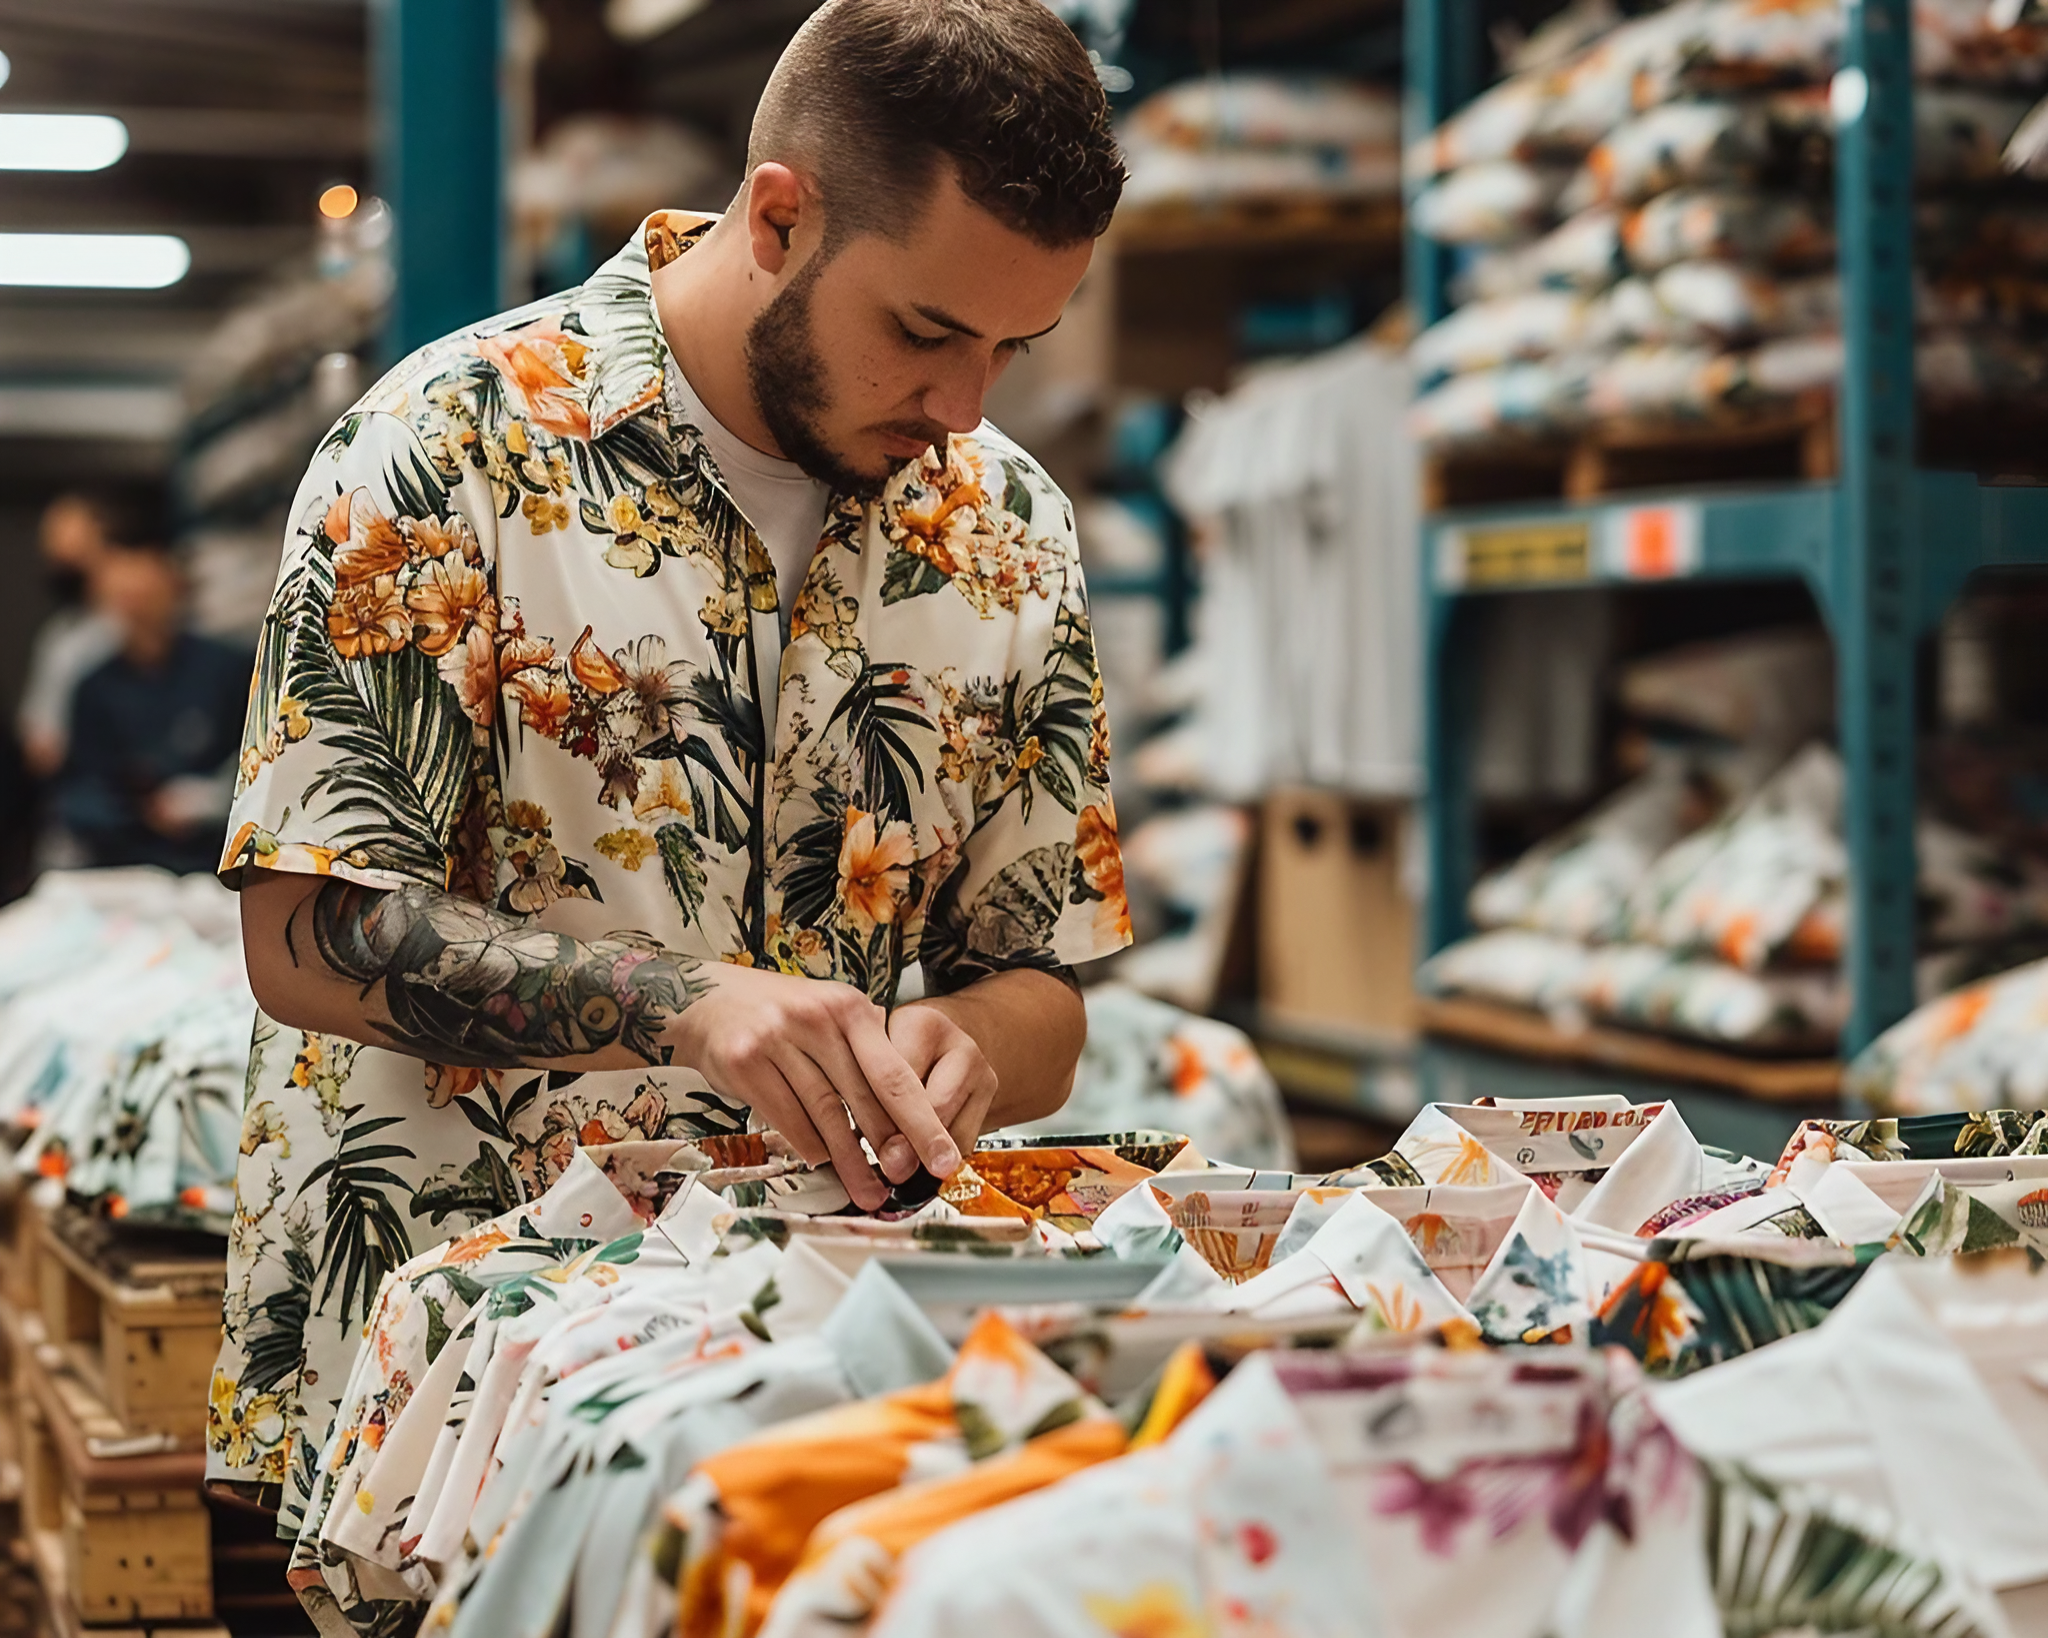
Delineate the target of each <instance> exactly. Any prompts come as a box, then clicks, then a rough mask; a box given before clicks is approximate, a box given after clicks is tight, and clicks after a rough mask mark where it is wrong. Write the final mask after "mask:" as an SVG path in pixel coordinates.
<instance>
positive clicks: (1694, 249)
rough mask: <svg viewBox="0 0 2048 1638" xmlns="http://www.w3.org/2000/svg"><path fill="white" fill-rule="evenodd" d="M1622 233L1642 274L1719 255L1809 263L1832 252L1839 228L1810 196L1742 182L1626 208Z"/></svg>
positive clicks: (1774, 263) (1767, 263)
mask: <svg viewBox="0 0 2048 1638" xmlns="http://www.w3.org/2000/svg"><path fill="white" fill-rule="evenodd" d="M1622 240H1623V243H1624V245H1625V247H1626V249H1627V251H1628V260H1629V264H1630V265H1631V266H1633V267H1635V268H1637V269H1638V270H1639V271H1642V272H1645V273H1654V272H1656V271H1658V270H1659V269H1660V268H1665V267H1669V266H1671V265H1672V264H1673V263H1675V262H1688V261H1704V260H1714V259H1718V260H1724V261H1742V262H1749V263H1753V264H1755V265H1758V266H1763V267H1776V268H1800V267H1810V266H1813V265H1814V264H1816V263H1819V262H1824V261H1826V260H1828V259H1829V258H1831V257H1832V256H1833V255H1834V253H1835V238H1834V232H1833V230H1832V228H1831V227H1830V226H1829V224H1828V222H1827V220H1826V219H1825V217H1824V216H1823V215H1822V213H1821V212H1820V211H1819V210H1817V209H1816V208H1815V207H1814V205H1813V203H1812V202H1811V201H1810V200H1808V199H1806V198H1804V197H1802V196H1800V195H1797V194H1769V193H1758V192H1755V191H1752V190H1738V189H1713V188H1674V189H1673V190H1672V191H1671V192H1669V193H1661V194H1659V195H1657V197H1656V198H1654V199H1651V200H1650V201H1648V202H1647V203H1646V204H1644V205H1643V206H1642V208H1641V209H1639V210H1636V211H1634V212H1632V213H1631V214H1630V215H1629V217H1628V218H1627V220H1626V222H1625V224H1624V226H1623V228H1622Z"/></svg>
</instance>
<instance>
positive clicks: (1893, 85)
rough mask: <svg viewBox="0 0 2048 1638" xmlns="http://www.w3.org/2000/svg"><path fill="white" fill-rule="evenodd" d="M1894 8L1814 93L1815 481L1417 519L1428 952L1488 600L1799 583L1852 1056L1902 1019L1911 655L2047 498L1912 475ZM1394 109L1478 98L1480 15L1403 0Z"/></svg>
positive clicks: (1860, 4)
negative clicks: (1820, 286)
mask: <svg viewBox="0 0 2048 1638" xmlns="http://www.w3.org/2000/svg"><path fill="white" fill-rule="evenodd" d="M1911 18H1912V8H1911V4H1910V0H1846V37H1845V39H1844V42H1843V58H1842V64H1841V68H1840V70H1839V72H1838V73H1837V75H1836V78H1835V81H1834V85H1833V88H1832V99H1831V100H1832V104H1833V108H1834V112H1835V119H1836V142H1837V149H1836V164H1835V205H1836V221H1837V234H1838V242H1839V246H1840V251H1839V254H1840V270H1841V278H1842V288H1843V308H1842V339H1843V349H1844V365H1843V375H1842V380H1841V382H1840V385H1839V389H1838V399H1837V402H1838V412H1837V413H1838V422H1837V427H1838V432H1837V436H1838V438H1839V449H1840V464H1839V473H1840V476H1839V477H1838V478H1837V479H1836V480H1835V481H1833V482H1830V483H1825V484H1820V483H1784V484H1771V485H1758V486H1753V487H1746V488H1739V489H1738V488H1732V487H1731V488H1714V489H1704V490H1697V491H1692V492H1661V493H1645V494H1641V495H1634V494H1631V495H1627V496H1623V497H1619V498H1615V499H1611V500H1601V501H1598V502H1593V503H1572V502H1540V501H1539V502H1536V503H1533V504H1525V505H1514V506H1495V507H1487V508H1473V509H1468V510H1455V511H1443V512H1437V513H1433V514H1431V515H1429V516H1427V517H1425V519H1424V522H1423V528H1422V540H1421V543H1420V545H1421V550H1422V551H1423V553H1424V564H1425V580H1426V584H1427V587H1428V590H1427V593H1426V598H1425V617H1426V619H1427V621H1428V632H1427V643H1426V654H1427V660H1426V665H1427V673H1426V678H1425V706H1424V723H1423V735H1424V761H1425V769H1426V775H1427V780H1428V795H1427V799H1426V804H1425V823H1426V834H1427V842H1428V848H1429V903H1428V907H1427V913H1426V917H1425V924H1424V936H1425V940H1426V943H1427V946H1428V948H1429V949H1430V950H1432V951H1434V950H1436V949H1440V948H1442V947H1443V946H1444V945H1446V944H1448V943H1450V942H1452V941H1453V940H1454V939H1456V938H1458V937H1459V936H1461V935H1462V934H1463V933H1464V932H1465V931H1466V924H1465V916H1464V903H1465V894H1466V890H1467V888H1468V886H1469V885H1470V882H1471V880H1472V877H1473V874H1474V870H1475V865H1476V850H1475V840H1474V838H1475V827H1476V817H1477V815H1476V806H1475V801H1474V794H1473V790H1472V784H1471V778H1470V760H1471V759H1470V747H1471V744H1472V740H1473V729H1474V723H1475V717H1476V712H1477V698H1476V691H1475V689H1474V687H1473V682H1472V668H1471V667H1470V665H1469V664H1467V663H1465V662H1466V658H1467V651H1468V649H1469V641H1468V639H1469V636H1470V627H1471V624H1472V620H1471V613H1472V609H1473V605H1474V604H1475V602H1476V601H1477V600H1479V599H1481V598H1485V597H1496V596H1503V595H1514V594H1517V593H1521V592H1525V591H1531V590H1536V589H1540V588H1548V587H1559V586H1567V585H1581V586H1583V585H1615V586H1622V585H1641V584H1645V583H1651V582H1657V581H1663V582H1667V583H1669V582H1673V581H1683V580H1686V579H1708V578H1722V579H1738V578H1741V579H1755V578H1758V577H1765V576H1775V577H1794V578H1797V579H1799V580H1802V581H1804V582H1805V584H1806V585H1807V587H1808V588H1809V589H1810V590H1811V592H1812V594H1813V597H1814V600H1815V602H1816V603H1817V604H1818V606H1819V608H1820V611H1821V614H1822V616H1823V618H1824V619H1825V621H1826V623H1827V625H1828V628H1829V632H1830V634H1831V636H1832V638H1833V640H1834V650H1835V661H1836V668H1837V677H1836V682H1837V698H1838V701H1839V706H1838V711H1839V722H1840V741H1841V751H1842V758H1843V762H1844V765H1845V770H1846V775H1847V784H1846V799H1845V804H1844V808H1845V812H1844V821H1845V829H1846V840H1847V843H1848V850H1849V860H1850V933H1849V948H1848V950H1847V953H1846V960H1845V970H1846V974H1847V976H1848V978H1849V981H1850V984H1851V991H1852V1012H1851V1018H1850V1023H1849V1027H1848V1030H1847V1032H1846V1035H1845V1037H1844V1040H1843V1047H1844V1049H1845V1050H1846V1051H1847V1052H1851V1053H1853V1052H1855V1051H1857V1050H1860V1049H1861V1048H1862V1047H1863V1046H1865V1045H1867V1044H1868V1043H1869V1042H1870V1041H1871V1040H1872V1039H1873V1038H1874V1037H1875V1036H1876V1035H1877V1034H1879V1033H1880V1032H1881V1031H1882V1030H1883V1029H1885V1028H1886V1027H1887V1026H1888V1025H1890V1024H1891V1023H1893V1022H1894V1021H1895V1020H1897V1019H1898V1018H1900V1017H1902V1016H1903V1015H1904V1014H1905V1013H1906V1012H1907V1011H1908V1010H1910V1008H1911V1007H1912V1005H1913V960H1914V938H1915V871H1916V866H1915V859H1914V812H1915V800H1914V799H1915V788H1914V787H1915V747H1914V727H1915V720H1914V719H1915V679H1914V666H1915V649H1916V645H1917V642H1918V639H1919V638H1920V636H1921V635H1922V634H1923V633H1925V632H1926V631H1928V630H1929V629H1931V627H1932V626H1933V625H1934V623H1935V622H1936V621H1938V620H1939V619H1940V617H1941V615H1942V613H1943V611H1944V610H1945V609H1946V608H1947V607H1948V606H1949V604H1950V603H1951V602H1952V601H1953V600H1954V599H1955V597H1956V596H1957V594H1958V593H1959V592H1960V591H1961V589H1962V587H1963V584H1964V582H1965V581H1966V580H1967V579H1968V578H1969V577H1970V576H1971V575H1972V574H1974V573H1975V572H1977V571H1978V570H1980V569H1983V568H1988V567H1994V566H2003V565H2020V564H2034V565H2038V564H2043V563H2048V489H2041V488H2029V487H2023V486H2000V485H1986V484H1981V483H1979V481H1978V480H1977V479H1976V478H1975V477H1974V476H1973V475H1971V474H1969V473H1958V472H1945V471H1933V470H1928V469H1925V468H1922V467H1920V466H1918V465H1917V464H1916V458H1915V411H1914V391H1913V363H1914V358H1913V344H1914V329H1913V318H1912V314H1913V287H1912V271H1913V256H1912V248H1913V246H1912V232H1913V78H1912V29H1911ZM1407 30H1408V35H1407V47H1408V66H1407V75H1408V109H1409V113H1410V117H1411V120H1412V121H1413V122H1414V123H1413V129H1414V130H1418V131H1419V130H1427V129H1430V128H1432V127H1434V126H1435V125H1436V124H1438V123H1439V122H1440V121H1441V120H1443V119H1444V118H1445V117H1446V116H1447V115H1449V114H1450V113H1451V112H1453V111H1454V110H1455V109H1456V108H1457V107H1458V106H1459V105H1460V104H1461V103H1462V102H1463V101H1465V100H1466V99H1467V98H1468V97H1470V96H1471V95H1472V94H1473V93H1474V92H1476V91H1477V90H1478V89H1479V86H1478V84H1477V78H1478V76H1477V69H1476V64H1477V61H1478V46H1479V40H1480V29H1479V17H1478V12H1477V7H1476V4H1475V0H1409V7H1408V15H1407ZM1407 268H1408V282H1409V291H1410V294H1411V299H1412V300H1413V301H1414V303H1415V305H1416V310H1417V318H1418V322H1419V323H1421V324H1428V323H1431V322H1433V321H1434V320H1436V319H1437V318H1439V317H1441V316H1442V315H1443V313H1444V312H1445V310H1446V300H1445V284H1446V274H1447V271H1448V267H1447V257H1446V255H1445V252H1444V250H1443V249H1442V248H1441V247H1438V246H1435V245H1432V244H1430V243H1428V242H1427V241H1425V240H1422V239H1421V238H1419V237H1418V236H1416V235H1415V234H1414V233H1413V231H1412V230H1411V231H1410V234H1409V241H1408V249H1407Z"/></svg>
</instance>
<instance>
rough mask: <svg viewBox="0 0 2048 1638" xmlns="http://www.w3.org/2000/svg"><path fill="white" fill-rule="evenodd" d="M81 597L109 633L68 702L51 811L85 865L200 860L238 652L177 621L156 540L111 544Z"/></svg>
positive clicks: (205, 856) (245, 664)
mask: <svg viewBox="0 0 2048 1638" xmlns="http://www.w3.org/2000/svg"><path fill="white" fill-rule="evenodd" d="M92 600H93V603H94V606H95V607H97V608H98V609H100V610H101V611H102V612H103V613H104V614H105V615H106V616H107V618H108V619H110V620H111V621H112V622H113V623H114V625H115V627H116V628H117V630H118V633H119V642H120V646H119V649H118V651H117V652H116V653H115V654H114V656H113V657H112V658H111V659H109V660H107V661H105V662H104V663H103V664H101V665H100V666H99V667H98V668H97V669H96V670H94V671H92V672H90V673H88V674H87V676H86V677H85V678H84V680H83V681H81V682H80V683H79V685H78V692H77V695H76V697H75V698H74V699H73V701H72V707H71V732H70V740H69V746H68V750H67V752H66V756H65V760H64V766H63V770H62V772H61V773H60V774H59V775H58V779H57V790H56V817H57V818H58V820H59V821H60V822H61V823H62V824H63V826H64V827H65V829H66V830H68V831H69V832H70V833H71V835H72V836H73V837H75V838H76V840H77V841H78V843H79V845H80V846H81V848H82V849H83V851H84V854H85V858H86V862H87V863H90V864H93V865H139V864H152V865H161V866H162V867H163V868H164V869H166V870H175V871H180V872H190V871H199V870H211V869H213V868H214V866H215V865H216V864H218V863H219V854H220V835H221V827H222V825H223V823H224V821H225V820H226V817H227V812H228V804H229V800H230V798H231V797H232V795H233V791H234V777H235V752H236V747H237V744H238V743H239V740H240V735H241V727H242V714H243V709H242V708H243V705H244V703H245V699H246V696H247V693H248V672H249V657H248V655H247V654H245V653H242V652H240V651H239V650H237V649H234V648H231V647H229V646H228V645H226V644H225V643H220V642H216V641H214V640H213V639H212V638H209V637H202V636H200V635H198V634H197V633H196V632H193V631H190V630H188V629H187V628H186V624H185V580H184V575H183V573H182V571H181V570H180V569H179V567H178V565H177V563H176V562H175V561H174V560H173V559H172V558H171V556H170V555H169V554H168V553H167V552H165V551H163V550H162V549H160V548H155V547H147V546H143V547H128V546H115V547H112V548H110V549H109V550H108V551H107V552H106V553H105V555H104V556H103V558H102V559H101V561H100V563H99V564H98V566H97V567H96V568H95V570H94V571H93V586H92Z"/></svg>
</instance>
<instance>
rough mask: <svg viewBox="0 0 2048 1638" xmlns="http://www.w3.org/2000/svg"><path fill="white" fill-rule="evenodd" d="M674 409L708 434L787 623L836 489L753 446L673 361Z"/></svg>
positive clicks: (671, 387) (671, 389) (713, 455)
mask: <svg viewBox="0 0 2048 1638" xmlns="http://www.w3.org/2000/svg"><path fill="white" fill-rule="evenodd" d="M668 376H669V379H668V388H669V394H670V397H671V399H672V401H673V407H675V408H676V409H679V410H681V412H682V414H683V417H684V419H686V420H687V421H689V423H690V424H691V425H692V426H694V427H695V428H696V429H697V430H698V431H699V432H701V433H703V434H704V442H705V443H706V444H707V445H708V446H709V447H710V450H711V458H712V460H714V461H716V462H717V463H718V475H719V476H720V477H722V478H723V479H725V486H726V488H727V489H728V490H729V491H731V494H732V498H733V500H734V501H735V502H736V503H737V504H738V506H739V509H740V511H741V512H742V513H744V514H745V516H746V519H747V521H748V522H749V523H751V524H752V525H753V526H754V533H755V534H757V535H759V536H760V537H761V544H762V545H763V546H765V547H767V549H768V556H769V558H770V560H771V561H772V562H773V563H774V564H775V589H776V592H777V594H778V596H779V597H780V599H781V602H782V617H783V621H784V623H785V624H786V623H787V622H788V619H789V613H790V610H791V609H792V608H793V607H795V605H796V596H797V593H798V592H799V591H801V590H802V589H803V583H804V574H805V572H806V571H807V570H808V569H809V568H810V566H811V557H812V555H813V554H814V553H815V552H816V551H817V549H818V537H819V536H820V535H822V534H823V533H824V532H825V508H826V507H827V506H829V505H830V504H831V502H832V490H831V487H830V485H828V484H822V483H820V482H819V481H818V480H817V479H816V478H813V477H812V476H811V475H810V474H809V473H807V472H805V471H804V469H803V468H802V467H800V466H798V465H797V464H796V462H794V461H778V460H777V459H776V458H775V457H774V456H772V455H763V454H762V453H761V452H760V451H759V450H758V449H756V448H754V446H753V445H752V444H749V443H747V442H746V441H745V440H744V439H741V438H739V437H736V436H735V435H734V434H733V432H732V431H731V430H730V429H729V428H728V427H726V425H725V424H724V423H723V422H721V421H720V420H719V419H718V417H717V416H715V415H713V414H712V413H711V411H710V410H708V409H706V408H705V407H704V400H703V399H701V398H699V397H698V396H697V389H696V388H695V387H693V386H691V385H690V379H689V377H688V376H686V375H684V374H683V371H682V367H681V366H680V365H676V364H674V363H671V366H670V368H669V372H668Z"/></svg>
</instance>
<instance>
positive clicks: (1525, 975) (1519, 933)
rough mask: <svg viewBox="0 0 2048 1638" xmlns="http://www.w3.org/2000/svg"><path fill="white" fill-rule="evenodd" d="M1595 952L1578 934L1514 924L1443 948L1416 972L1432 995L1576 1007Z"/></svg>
mask: <svg viewBox="0 0 2048 1638" xmlns="http://www.w3.org/2000/svg"><path fill="white" fill-rule="evenodd" d="M1592 957H1593V952H1592V950H1591V948H1590V947H1588V946H1587V945H1584V944H1581V943H1580V942H1579V941H1578V940H1576V939H1570V938H1560V937H1558V935H1556V934H1555V933H1535V932H1530V931H1529V930H1528V929H1527V928H1522V927H1511V928H1504V929H1501V930H1499V931H1496V932H1491V933H1481V934H1479V935H1478V936H1477V937H1475V938H1468V939H1463V940H1461V941H1459V942H1458V943H1456V944H1453V945H1452V946H1451V947H1450V948H1449V949H1447V950H1440V951H1438V952H1437V953H1436V954H1435V955H1433V956H1431V957H1430V958H1429V959H1428V960H1427V961H1425V962H1424V963H1423V964H1422V966H1421V968H1420V970H1419V971H1418V972H1417V973H1416V983H1417V984H1419V985H1420V986H1421V987H1422V989H1423V990H1424V991H1425V992H1427V993H1429V994H1432V995H1471V996H1477V997H1479V998H1480V999H1482V1000H1487V1001H1501V1002H1505V1003H1506V1004H1507V1005H1509V1006H1513V1007H1530V1008H1533V1009H1535V1010H1536V1011H1538V1012H1557V1011H1560V1010H1565V1009H1572V1008H1576V1007H1577V1006H1578V1004H1579V997H1580V995H1581V993H1582V990H1583V986H1582V985H1581V984H1580V982H1579V978H1580V974H1581V973H1582V972H1583V971H1584V969H1585V966H1586V964H1587V962H1589V961H1590V960H1591V959H1592Z"/></svg>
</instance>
